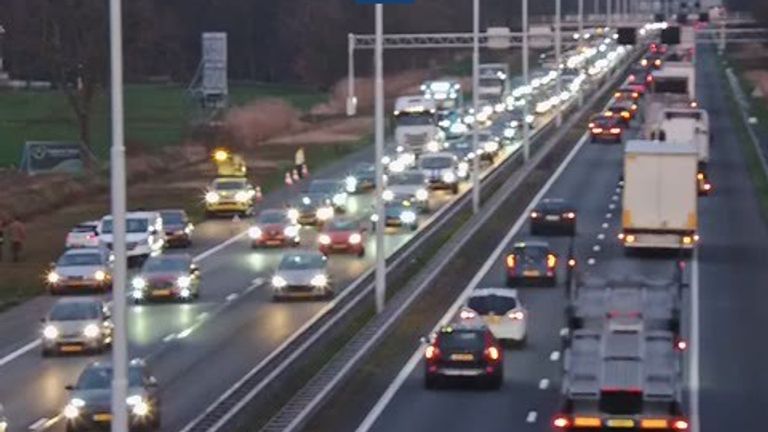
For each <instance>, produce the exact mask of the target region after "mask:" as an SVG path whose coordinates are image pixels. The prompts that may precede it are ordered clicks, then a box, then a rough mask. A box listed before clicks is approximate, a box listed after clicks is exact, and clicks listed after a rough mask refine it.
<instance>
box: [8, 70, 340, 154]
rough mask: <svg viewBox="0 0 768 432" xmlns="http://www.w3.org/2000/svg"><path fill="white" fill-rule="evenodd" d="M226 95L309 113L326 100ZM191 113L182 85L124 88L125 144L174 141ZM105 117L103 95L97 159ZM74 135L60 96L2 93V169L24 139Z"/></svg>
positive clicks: (290, 90)
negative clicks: (273, 101) (281, 102)
mask: <svg viewBox="0 0 768 432" xmlns="http://www.w3.org/2000/svg"><path fill="white" fill-rule="evenodd" d="M230 97H231V100H232V103H233V104H244V103H247V102H249V101H253V100H256V99H261V98H267V97H277V98H282V99H285V100H287V101H288V102H289V103H291V104H292V105H293V106H295V107H296V108H298V109H301V110H307V109H309V108H310V107H311V106H312V105H314V104H316V103H318V102H322V101H324V100H325V98H326V97H327V96H326V95H325V94H323V93H320V92H317V91H313V90H308V89H306V88H300V87H287V86H277V85H264V84H235V85H232V86H230ZM190 113H191V112H190V108H189V104H188V101H187V99H186V97H185V88H184V87H181V86H176V85H160V84H134V85H128V86H126V89H125V121H126V124H125V128H126V142H127V145H128V146H139V147H141V148H142V149H144V150H146V149H151V148H153V147H161V146H165V145H168V144H175V143H178V142H179V141H180V139H181V137H182V136H183V134H184V130H185V128H186V125H187V122H188V118H189V115H190ZM108 119H109V106H108V98H107V96H106V95H104V94H101V95H100V96H99V97H98V98H97V100H96V101H95V103H94V109H93V119H92V125H91V131H92V136H93V138H92V143H93V148H94V151H95V153H96V155H97V156H98V157H100V158H105V157H106V156H107V154H108V141H109V140H108V133H109V124H108ZM78 136H79V134H78V127H77V122H76V121H75V116H74V115H73V114H72V110H71V108H70V107H69V104H68V102H67V100H66V97H65V96H64V95H63V94H62V93H60V92H57V91H26V90H25V91H12V90H3V91H0V167H4V166H9V165H12V164H18V163H19V160H20V159H21V149H22V147H23V145H24V142H25V141H35V140H42V141H45V140H63V141H66V140H77V139H78ZM129 151H130V148H129Z"/></svg>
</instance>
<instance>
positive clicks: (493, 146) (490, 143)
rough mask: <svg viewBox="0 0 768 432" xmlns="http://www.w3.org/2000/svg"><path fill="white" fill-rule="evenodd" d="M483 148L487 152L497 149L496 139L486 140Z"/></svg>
mask: <svg viewBox="0 0 768 432" xmlns="http://www.w3.org/2000/svg"><path fill="white" fill-rule="evenodd" d="M483 148H484V149H485V151H487V152H489V153H493V152H495V151H498V150H499V143H497V142H496V141H487V142H486V143H485V144H483Z"/></svg>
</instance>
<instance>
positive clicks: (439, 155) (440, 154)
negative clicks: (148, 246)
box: [419, 152, 456, 160]
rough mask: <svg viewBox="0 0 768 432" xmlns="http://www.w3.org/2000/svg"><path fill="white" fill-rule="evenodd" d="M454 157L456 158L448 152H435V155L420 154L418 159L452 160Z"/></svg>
mask: <svg viewBox="0 0 768 432" xmlns="http://www.w3.org/2000/svg"><path fill="white" fill-rule="evenodd" d="M454 157H456V156H454V155H453V154H452V153H448V152H437V153H427V154H422V155H421V156H420V157H419V159H420V160H424V159H436V158H451V159H453V158H454Z"/></svg>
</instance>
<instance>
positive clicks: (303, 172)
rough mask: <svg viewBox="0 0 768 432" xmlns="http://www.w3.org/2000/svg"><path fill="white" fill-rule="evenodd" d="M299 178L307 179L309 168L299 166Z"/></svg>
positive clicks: (305, 165)
mask: <svg viewBox="0 0 768 432" xmlns="http://www.w3.org/2000/svg"><path fill="white" fill-rule="evenodd" d="M301 177H302V178H306V177H309V168H307V164H301Z"/></svg>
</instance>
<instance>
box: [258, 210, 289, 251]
mask: <svg viewBox="0 0 768 432" xmlns="http://www.w3.org/2000/svg"><path fill="white" fill-rule="evenodd" d="M299 231H300V226H299V225H298V224H296V223H295V222H293V221H292V220H291V219H290V218H289V217H288V213H287V212H286V211H285V210H278V209H269V210H264V211H262V212H261V213H260V214H259V217H258V218H256V224H255V225H252V226H251V227H250V228H249V229H248V237H250V238H251V247H253V248H259V247H264V246H298V245H299V243H301V238H300V236H299Z"/></svg>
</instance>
